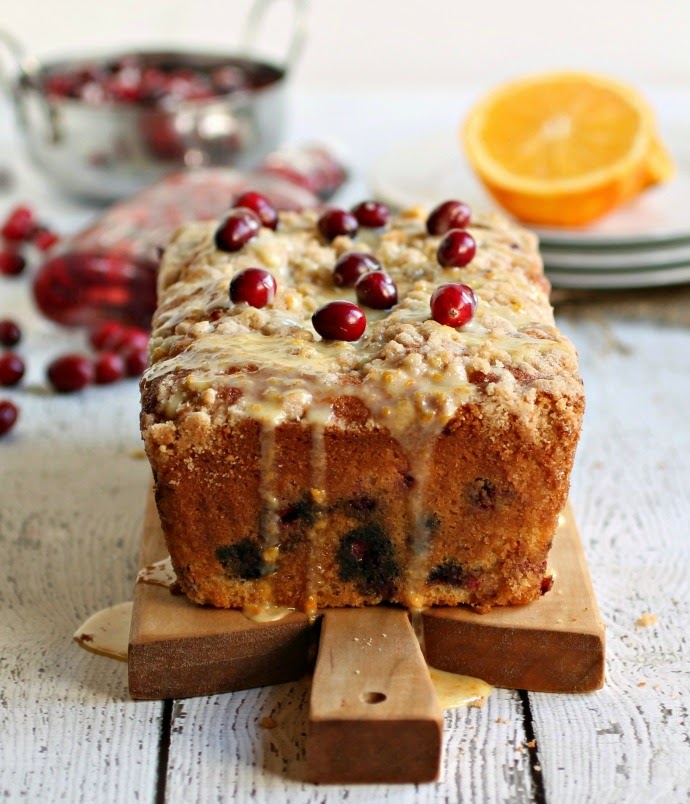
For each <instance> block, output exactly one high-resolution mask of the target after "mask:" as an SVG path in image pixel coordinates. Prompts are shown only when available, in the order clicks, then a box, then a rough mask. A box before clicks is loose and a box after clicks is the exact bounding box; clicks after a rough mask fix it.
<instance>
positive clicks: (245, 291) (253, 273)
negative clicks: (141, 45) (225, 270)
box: [230, 268, 276, 307]
mask: <svg viewBox="0 0 690 804" xmlns="http://www.w3.org/2000/svg"><path fill="white" fill-rule="evenodd" d="M275 295H276V281H275V279H274V278H273V275H272V274H270V273H269V272H268V271H267V270H266V269H265V268H245V269H244V271H240V272H239V273H238V274H236V275H235V276H233V278H232V281H231V282H230V299H231V301H233V302H234V303H235V304H239V303H240V302H247V304H249V305H251V306H252V307H265V306H266V305H267V304H270V303H271V302H272V301H273V299H274V298H275Z"/></svg>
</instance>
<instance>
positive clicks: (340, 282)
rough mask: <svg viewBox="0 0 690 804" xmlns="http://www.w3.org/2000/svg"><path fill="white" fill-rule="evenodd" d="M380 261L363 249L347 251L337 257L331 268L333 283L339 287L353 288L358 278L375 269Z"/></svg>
mask: <svg viewBox="0 0 690 804" xmlns="http://www.w3.org/2000/svg"><path fill="white" fill-rule="evenodd" d="M380 267H381V263H380V262H379V261H378V260H377V259H376V257H374V256H373V254H367V253H366V252H364V251H348V252H346V253H345V254H343V255H342V257H340V258H339V259H338V261H337V262H336V264H335V268H334V269H333V284H334V285H337V286H338V287H339V288H353V287H354V286H355V284H356V282H357V280H358V279H359V278H360V276H364V274H367V273H369V271H376V270H377V269H379V268H380Z"/></svg>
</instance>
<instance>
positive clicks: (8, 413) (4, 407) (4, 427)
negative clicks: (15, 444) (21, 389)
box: [0, 399, 19, 436]
mask: <svg viewBox="0 0 690 804" xmlns="http://www.w3.org/2000/svg"><path fill="white" fill-rule="evenodd" d="M18 416H19V411H18V410H17V406H16V405H15V404H14V402H10V400H9V399H2V400H0V436H3V435H5V433H9V431H10V430H11V429H12V428H13V427H14V425H15V422H16V421H17V417H18Z"/></svg>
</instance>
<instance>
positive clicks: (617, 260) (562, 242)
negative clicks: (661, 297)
mask: <svg viewBox="0 0 690 804" xmlns="http://www.w3.org/2000/svg"><path fill="white" fill-rule="evenodd" d="M538 234H539V238H540V241H541V253H542V257H543V258H544V265H545V267H546V270H547V273H548V275H549V278H550V279H551V282H552V284H553V285H554V286H556V287H565V288H634V287H650V286H653V285H674V284H679V283H681V282H690V172H689V173H688V174H684V173H679V174H678V176H677V177H676V178H675V179H674V180H673V181H672V182H671V183H669V184H667V185H665V186H663V187H659V188H655V189H653V190H648V191H647V192H646V193H644V194H643V195H641V196H640V197H639V198H638V199H637V200H636V201H635V202H633V203H632V204H629V205H628V206H626V207H625V208H624V209H621V210H619V211H618V212H614V213H613V214H611V215H609V216H608V217H607V218H606V219H605V220H604V221H603V222H601V223H599V224H597V225H596V226H594V227H590V228H588V229H586V230H583V231H577V230H566V229H558V230H557V229H540V230H538Z"/></svg>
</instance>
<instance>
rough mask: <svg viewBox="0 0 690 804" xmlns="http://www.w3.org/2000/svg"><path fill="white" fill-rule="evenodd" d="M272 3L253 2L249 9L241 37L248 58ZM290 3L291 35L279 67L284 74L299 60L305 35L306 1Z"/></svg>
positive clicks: (261, 0)
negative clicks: (291, 16)
mask: <svg viewBox="0 0 690 804" xmlns="http://www.w3.org/2000/svg"><path fill="white" fill-rule="evenodd" d="M274 1H275V0H254V2H253V3H252V6H251V8H250V9H249V14H248V15H247V21H246V23H245V26H244V35H243V36H242V48H243V50H244V52H245V53H246V54H247V55H248V56H250V57H253V56H254V55H255V52H256V51H255V48H256V40H257V36H258V33H259V29H260V27H261V24H262V22H263V19H264V16H265V14H266V11H267V9H268V7H269V6H271V5H272V4H273V2H274ZM291 2H292V5H293V18H292V33H291V35H290V42H289V44H288V48H287V53H286V54H285V59H284V61H283V63H282V65H279V66H281V67H282V69H283V70H285V72H288V71H289V70H290V69H291V68H292V67H293V66H294V64H295V62H296V61H297V59H298V58H299V54H300V53H301V52H302V47H303V46H304V40H305V38H306V35H307V10H308V0H291Z"/></svg>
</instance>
